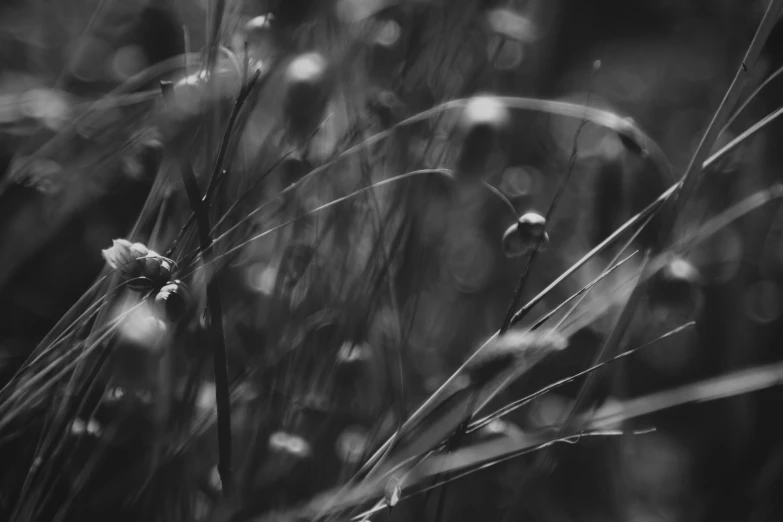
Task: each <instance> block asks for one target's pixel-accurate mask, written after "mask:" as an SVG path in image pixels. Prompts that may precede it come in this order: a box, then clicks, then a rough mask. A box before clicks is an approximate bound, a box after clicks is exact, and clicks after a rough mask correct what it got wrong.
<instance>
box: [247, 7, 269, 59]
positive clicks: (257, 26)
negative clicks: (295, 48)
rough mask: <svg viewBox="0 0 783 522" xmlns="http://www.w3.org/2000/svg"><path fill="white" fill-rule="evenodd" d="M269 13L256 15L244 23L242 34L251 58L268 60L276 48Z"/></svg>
mask: <svg viewBox="0 0 783 522" xmlns="http://www.w3.org/2000/svg"><path fill="white" fill-rule="evenodd" d="M273 21H274V16H272V15H271V14H266V15H261V16H256V17H255V18H252V19H250V21H248V22H247V24H245V27H244V30H243V31H242V34H243V36H244V40H245V42H246V43H247V49H248V53H249V54H250V58H251V60H262V61H264V60H268V59H269V58H270V57H271V56H272V55H273V54H274V53H275V50H276V48H277V40H276V38H275V33H274V28H273V26H272V23H273Z"/></svg>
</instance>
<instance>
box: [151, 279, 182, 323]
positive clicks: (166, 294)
mask: <svg viewBox="0 0 783 522" xmlns="http://www.w3.org/2000/svg"><path fill="white" fill-rule="evenodd" d="M189 301H190V293H189V292H188V287H187V285H186V284H185V283H183V282H182V281H179V280H176V281H169V282H168V283H166V285H165V286H164V287H163V288H161V289H160V290H159V291H158V295H156V296H155V305H156V306H157V308H158V311H159V313H160V315H161V317H165V318H166V320H168V321H170V322H172V323H177V322H179V321H180V320H181V319H182V317H183V316H184V315H185V311H186V310H187V307H188V302H189Z"/></svg>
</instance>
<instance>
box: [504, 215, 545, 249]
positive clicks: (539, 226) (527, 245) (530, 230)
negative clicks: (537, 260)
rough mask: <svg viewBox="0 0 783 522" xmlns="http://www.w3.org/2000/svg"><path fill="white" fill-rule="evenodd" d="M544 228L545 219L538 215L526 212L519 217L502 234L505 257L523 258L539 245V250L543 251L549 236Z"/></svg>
mask: <svg viewBox="0 0 783 522" xmlns="http://www.w3.org/2000/svg"><path fill="white" fill-rule="evenodd" d="M545 228H546V219H544V217H543V216H541V215H540V214H536V213H535V212H528V213H527V214H525V215H523V216H522V217H520V218H519V220H517V222H516V223H514V224H513V225H511V226H510V227H508V229H507V230H506V232H505V233H504V234H503V252H504V253H505V254H506V257H519V256H523V255H525V254H527V253H529V252H530V251H532V250H534V249H535V248H536V245H539V246H538V248H539V250H545V249H546V247H547V246H548V245H549V234H547V232H546V230H545ZM539 242H540V244H539Z"/></svg>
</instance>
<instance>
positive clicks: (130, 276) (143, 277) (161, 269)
mask: <svg viewBox="0 0 783 522" xmlns="http://www.w3.org/2000/svg"><path fill="white" fill-rule="evenodd" d="M102 253H103V257H104V259H106V262H107V263H108V264H109V266H110V267H112V268H114V269H116V270H117V272H118V273H119V274H120V275H121V276H122V278H123V280H124V281H126V282H127V284H128V287H129V288H131V289H133V290H136V291H145V290H150V289H152V288H155V287H157V286H160V285H162V284H164V283H165V282H166V281H168V280H169V278H170V277H171V271H172V267H173V264H174V262H173V261H172V260H171V259H168V258H166V257H163V256H161V255H160V254H158V253H157V252H155V251H154V250H149V249H148V248H147V247H146V246H144V245H143V244H142V243H131V242H130V241H128V240H126V239H115V240H113V245H112V247H111V248H108V249H106V250H103V251H102Z"/></svg>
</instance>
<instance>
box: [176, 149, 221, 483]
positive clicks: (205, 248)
mask: <svg viewBox="0 0 783 522" xmlns="http://www.w3.org/2000/svg"><path fill="white" fill-rule="evenodd" d="M180 175H181V176H182V182H183V183H184V185H185V190H186V191H187V194H188V199H189V200H190V205H191V207H192V208H193V213H194V214H195V216H196V228H197V229H198V236H199V243H200V246H201V255H202V258H203V259H202V260H203V262H204V270H209V271H211V270H213V269H212V268H211V267H212V266H213V265H212V257H213V252H212V249H211V248H210V247H211V246H212V235H211V233H210V227H209V213H208V212H207V203H206V202H204V201H202V199H201V194H200V193H199V190H198V185H197V183H196V176H195V175H194V174H193V168H192V167H191V165H190V163H189V162H188V160H186V159H184V160H183V161H182V163H181V164H180ZM206 280H207V309H208V311H209V340H210V344H211V345H212V360H213V363H214V371H215V403H216V405H217V430H218V455H219V460H218V473H219V474H220V481H221V484H222V487H223V494H224V495H225V496H228V495H230V494H231V491H232V490H233V481H232V477H231V404H230V402H229V396H228V369H227V367H226V344H225V335H224V332H223V306H222V304H221V302H220V288H219V286H218V280H217V278H216V277H215V274H213V273H209V272H208V273H207V277H206Z"/></svg>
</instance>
